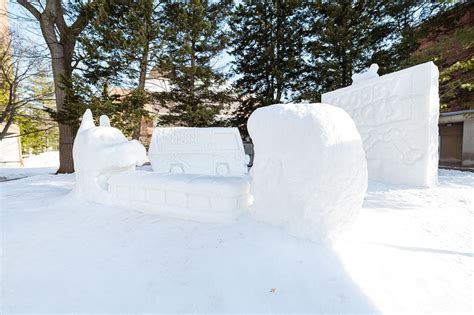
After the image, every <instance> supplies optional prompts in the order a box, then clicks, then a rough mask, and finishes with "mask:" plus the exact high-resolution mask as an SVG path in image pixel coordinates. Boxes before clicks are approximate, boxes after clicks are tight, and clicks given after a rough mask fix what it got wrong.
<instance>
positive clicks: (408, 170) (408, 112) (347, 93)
mask: <svg viewBox="0 0 474 315" xmlns="http://www.w3.org/2000/svg"><path fill="white" fill-rule="evenodd" d="M363 78H364V77H362V79H363ZM322 100H323V102H325V103H328V104H331V105H335V106H338V107H341V108H343V109H344V110H346V111H347V112H348V113H349V115H350V116H351V117H352V119H353V120H354V122H355V124H356V126H357V129H358V130H359V132H360V134H361V136H362V139H363V142H364V149H365V152H366V155H367V163H368V168H369V178H370V179H373V180H379V181H382V182H386V183H392V184H405V185H416V186H433V185H435V184H436V183H437V178H438V117H439V97H438V69H437V67H436V66H435V65H434V64H433V63H432V62H427V63H424V64H420V65H417V66H414V67H411V68H408V69H404V70H401V71H398V72H394V73H390V74H387V75H383V76H381V77H376V76H375V77H373V76H372V77H366V80H357V81H355V82H354V83H353V85H351V86H349V87H346V88H342V89H339V90H335V91H332V92H329V93H325V94H323V96H322Z"/></svg>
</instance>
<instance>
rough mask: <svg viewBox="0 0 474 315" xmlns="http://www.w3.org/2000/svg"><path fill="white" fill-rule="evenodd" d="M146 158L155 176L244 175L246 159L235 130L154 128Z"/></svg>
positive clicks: (238, 135)
mask: <svg viewBox="0 0 474 315" xmlns="http://www.w3.org/2000/svg"><path fill="white" fill-rule="evenodd" d="M149 157H150V161H151V164H152V167H153V170H154V171H155V172H159V173H168V172H170V173H180V174H205V175H221V176H235V175H237V176H240V175H242V174H246V173H247V163H248V159H247V157H246V155H245V151H244V146H243V144H242V139H241V137H240V133H239V130H238V129H237V128H184V127H174V128H155V129H154V130H153V136H152V139H151V143H150V151H149Z"/></svg>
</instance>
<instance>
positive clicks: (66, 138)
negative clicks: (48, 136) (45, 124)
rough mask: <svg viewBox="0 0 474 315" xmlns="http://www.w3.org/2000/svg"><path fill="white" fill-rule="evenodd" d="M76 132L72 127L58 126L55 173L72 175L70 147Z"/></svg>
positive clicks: (72, 166)
mask: <svg viewBox="0 0 474 315" xmlns="http://www.w3.org/2000/svg"><path fill="white" fill-rule="evenodd" d="M75 134H76V130H75V128H74V127H72V126H69V125H64V124H61V123H60V124H59V169H58V171H57V172H56V173H58V174H60V173H73V172H74V160H73V157H72V145H73V143H74V137H75Z"/></svg>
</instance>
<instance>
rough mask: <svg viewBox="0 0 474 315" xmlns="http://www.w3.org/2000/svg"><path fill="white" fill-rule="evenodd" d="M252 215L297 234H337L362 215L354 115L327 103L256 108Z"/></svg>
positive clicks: (251, 124) (363, 172) (363, 177)
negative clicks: (358, 215)
mask: <svg viewBox="0 0 474 315" xmlns="http://www.w3.org/2000/svg"><path fill="white" fill-rule="evenodd" d="M247 128H248V131H249V133H250V136H251V137H252V140H253V143H254V149H255V159H254V163H253V167H252V169H251V170H250V174H251V176H252V183H251V194H252V195H253V198H254V204H253V206H252V207H251V209H250V210H251V213H252V215H253V216H254V217H255V218H256V219H257V220H260V221H263V222H267V223H270V224H273V225H277V226H282V227H284V228H285V229H286V230H288V232H289V233H290V234H292V235H295V236H299V237H304V238H309V239H312V240H320V239H325V238H332V237H333V236H335V235H336V234H337V232H339V231H340V230H342V229H343V228H344V227H345V226H346V225H347V224H348V223H350V222H351V221H352V220H353V219H354V218H355V217H356V215H357V213H358V211H359V209H360V207H361V205H362V202H363V199H364V194H365V191H366V189H367V165H366V159H365V154H364V150H363V147H362V141H361V138H360V135H359V133H358V132H357V129H356V127H355V124H354V122H353V121H352V119H351V118H350V116H349V115H348V114H347V113H346V112H345V111H344V110H342V109H340V108H338V107H335V106H331V105H327V104H279V105H272V106H267V107H262V108H259V109H257V110H255V111H254V112H253V113H252V115H251V116H250V118H249V120H248V125H247Z"/></svg>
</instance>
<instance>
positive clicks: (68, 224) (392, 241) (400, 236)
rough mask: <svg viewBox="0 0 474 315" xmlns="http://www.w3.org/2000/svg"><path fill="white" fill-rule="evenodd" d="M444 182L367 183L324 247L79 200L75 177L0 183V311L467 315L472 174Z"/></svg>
mask: <svg viewBox="0 0 474 315" xmlns="http://www.w3.org/2000/svg"><path fill="white" fill-rule="evenodd" d="M38 170H39V169H37V170H35V172H38ZM3 172H4V170H0V175H2V174H3ZM18 172H20V170H19V171H18ZM21 172H22V173H24V174H31V172H30V170H28V169H23V170H21ZM45 172H47V171H46V170H45ZM439 182H440V184H439V186H438V187H434V188H432V189H418V188H411V187H407V186H395V185H386V184H380V183H376V182H370V183H369V189H368V192H367V194H366V197H365V201H364V205H363V207H362V210H361V213H360V215H359V217H358V219H357V221H356V222H355V224H354V225H353V226H352V227H351V229H350V230H348V231H346V233H345V234H344V235H343V236H342V237H341V238H339V240H338V241H337V243H335V244H333V245H322V244H317V243H312V242H310V241H306V240H301V239H296V238H293V237H291V236H289V235H288V234H287V233H286V232H284V231H283V230H281V229H279V228H274V227H270V226H268V225H265V224H263V223H257V222H255V221H253V220H252V219H251V218H249V217H241V218H240V220H239V221H238V222H237V223H235V224H233V225H227V226H218V225H212V224H204V223H193V222H187V221H182V220H175V219H171V218H165V217H160V216H157V215H155V214H146V213H141V212H138V211H133V210H128V209H122V208H118V207H109V206H104V205H97V204H93V203H88V202H85V201H81V200H78V199H75V197H74V195H73V194H71V190H72V189H73V187H74V175H50V174H47V173H45V174H42V175H34V176H30V177H28V178H24V179H20V180H15V181H9V182H3V183H0V198H1V200H0V205H1V211H0V220H1V221H0V222H1V229H0V236H1V269H0V270H1V273H0V275H1V278H0V289H1V291H0V313H2V314H7V313H13V312H21V313H39V312H46V313H64V312H81V313H92V312H94V313H98V312H101V313H112V312H121V313H127V312H132V313H145V312H153V313H156V312H181V313H183V312H204V313H209V312H275V313H279V312H292V313H294V312H311V313H373V312H375V313H400V312H403V313H411V314H422V313H432V312H435V313H444V314H455V313H471V314H472V311H473V294H474V291H473V280H474V279H473V269H474V267H473V259H474V258H473V252H474V248H473V247H474V245H473V232H474V224H473V223H474V222H473V221H474V210H473V208H474V200H473V199H474V174H473V173H467V172H466V173H461V172H457V171H444V170H441V171H440V176H439Z"/></svg>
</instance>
